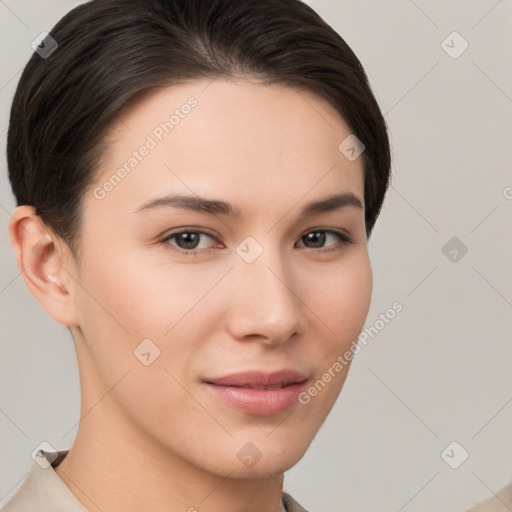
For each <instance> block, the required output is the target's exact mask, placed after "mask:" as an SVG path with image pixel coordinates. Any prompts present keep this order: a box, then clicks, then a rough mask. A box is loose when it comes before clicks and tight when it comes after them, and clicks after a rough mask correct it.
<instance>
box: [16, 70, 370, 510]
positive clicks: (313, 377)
mask: <svg viewBox="0 0 512 512" xmlns="http://www.w3.org/2000/svg"><path fill="white" fill-rule="evenodd" d="M190 96H194V97H195V98H197V100H198V106H197V107H196V108H194V109H193V110H192V111H191V112H190V114H189V115H188V116H186V117H185V118H184V119H182V120H181V121H180V124H179V125H178V126H176V127H175V129H174V130H173V131H172V133H170V134H168V135H166V136H165V138H164V139H163V140H162V142H160V143H159V144H158V146H157V147H156V148H155V149H153V150H152V151H151V152H150V154H149V155H148V156H146V157H145V158H144V159H143V160H142V161H141V162H140V163H139V164H138V166H137V167H136V168H134V169H133V170H132V172H131V173H130V174H128V175H127V176H126V177H125V178H124V179H123V180H122V182H121V183H119V184H118V185H117V186H116V187H115V188H114V189H113V190H112V191H110V192H109V193H108V194H107V195H106V196H105V198H104V199H101V200H99V199H97V198H96V197H94V195H93V192H92V190H93V188H91V190H88V191H86V193H85V197H84V205H85V210H84V217H83V224H82V232H81V240H82V247H83V250H82V252H81V264H80V266H78V265H77V264H76V262H75V261H74V260H73V259H72V257H71V256H70V254H69V251H68V250H67V247H66V245H65V244H64V243H63V242H62V241H61V240H60V239H58V237H56V236H55V235H54V234H53V233H52V232H51V230H49V229H48V228H47V227H45V226H44V225H43V223H42V222H41V221H40V219H39V218H38V217H37V216H36V215H35V214H34V211H33V208H31V207H29V206H20V207H18V208H16V210H15V212H14V213H13V218H12V220H11V222H10V225H9V232H10V236H11V241H12V243H13V246H14V248H15V252H16V256H17V262H18V266H19V268H20V269H23V268H24V269H25V271H24V272H23V273H22V275H23V278H24V280H25V282H26V284H27V286H28V287H29V289H30V290H31V292H32V293H33V294H34V296H35V297H36V298H37V300H38V301H39V302H40V303H41V305H42V306H43V307H44V308H45V310H46V311H47V312H48V314H49V315H50V316H51V317H52V318H53V319H54V320H55V321H57V322H59V323H61V324H63V325H67V326H70V328H71V332H72V335H73V339H74V343H75V347H76V351H77V358H78V364H79V372H80V382H81V416H80V417H81V420H80V423H79V428H78V433H77V435H76V438H75V441H74V444H73V445H72V447H71V449H70V452H69V454H68V456H67V457H66V458H65V459H64V461H63V462H62V463H61V464H60V465H59V466H58V467H57V468H56V472H57V474H58V475H59V477H60V478H61V479H62V480H63V481H64V482H65V483H66V485H67V486H68V487H69V488H70V489H71V491H72V492H73V493H74V495H75V496H76V497H77V498H78V499H79V500H80V501H81V502H82V503H83V504H84V505H85V506H86V507H87V508H88V509H89V510H91V511H99V510H102V511H109V512H116V511H123V512H129V511H139V510H143V509H146V510H147V509H151V510H152V511H154V512H159V511H164V510H165V511H166V512H174V511H186V510H190V511H192V510H194V509H196V510H198V511H200V512H203V511H204V512H206V511H223V512H231V511H233V512H234V511H237V512H244V511H247V512H249V511H251V512H264V511H265V512H268V511H271V512H278V511H279V506H280V499H281V492H282V485H283V473H284V471H286V470H287V469H289V468H290V467H292V466H293V465H295V464H296V463H297V462H298V461H299V460H300V458H301V457H302V456H303V455H304V453H305V451H306V450H307V448H308V446H309V445H310V443H311V441H312V440H313V438H314V436H315V434H316V433H317V431H318V429H319V428H320V426H321V425H322V423H323V422H324V420H325V418H326V417H327V415H328V413H329V411H330V410H331V408H332V406H333V405H334V403H335V401H336V399H337V397H338V395H339V393H340V391H341V389H342V386H343V383H344V381H345V378H346V376H347V372H348V369H349V365H347V366H346V367H345V368H344V369H343V371H341V372H339V373H338V374H337V375H336V377H334V378H332V380H331V381H330V382H329V383H328V384H327V385H326V386H325V388H324V389H322V391H321V392H319V393H318V395H317V396H315V397H314V398H312V399H311V401H310V402H309V403H308V404H307V405H303V404H300V403H296V404H294V405H293V406H292V407H291V408H289V409H287V410H286V411H284V412H283V413H279V414H275V415H270V416H257V415H253V414H248V413H246V412H243V411H240V410H239V409H236V408H234V407H232V406H230V405H227V404H225V403H224V402H221V401H220V400H219V399H217V398H216V397H215V396H213V395H212V394H210V393H208V392H207V390H206V389H205V386H204V384H203V383H202V379H203V378H206V377H210V378H211V377H219V376H224V375H227V374H230V373H233V372H238V371H244V370H254V369H263V370H266V371H271V370H279V369H282V368H294V369H296V370H299V371H302V372H305V373H306V374H307V375H308V376H309V382H310V383H314V382H315V381H317V380H318V379H320V378H321V377H322V374H324V372H326V371H327V369H328V368H330V367H332V365H333V363H334V362H335V361H336V358H337V357H338V356H339V355H340V354H343V353H344V352H345V351H346V350H348V349H349V347H350V345H351V343H352V342H353V341H354V340H356V339H357V336H358V334H359V333H360V332H361V330H362V328H363V326H364V322H365V319H366V316H367V313H368V309H369V306H370V299H371V292H372V271H371V265H370V260H369V255H368V247H367V239H366V235H365V219H364V209H363V208H357V207H354V206H348V207H345V208H341V209H338V210H335V211H331V212H327V213H321V214H316V215H314V216H312V217H309V218H303V219H300V218H299V213H300V211H301V210H302V208H303V207H304V206H305V205H306V204H307V203H308V202H310V201H314V200H320V199H323V198H325V197H327V196H329V195H332V194H334V193H338V192H352V193H353V194H354V195H356V196H357V197H358V198H360V200H361V203H362V204H363V206H364V195H363V193H364V180H363V161H362V158H357V159H356V160H354V161H349V160H348V159H347V158H345V156H344V155H343V154H342V153H341V152H340V151H339V150H338V146H339V144H340V143H341V141H342V140H343V139H345V137H347V136H348V135H349V134H350V129H349V128H348V126H347V125H346V123H345V122H344V121H343V119H342V118H341V117H340V116H339V115H338V113H337V112H336V111H335V110H334V109H333V108H332V107H331V106H330V105H329V104H328V103H327V102H325V101H324V100H323V99H321V98H319V97H317V96H315V95H313V94H312V93H309V92H304V91H298V90H295V89H292V88H290V87H286V86H283V85H272V86H263V85H260V84H258V83H256V82H250V81H248V80H245V79H240V80H237V81H235V80H230V81H228V80H221V79H217V80H215V81H213V82H211V80H196V81H192V82H188V83H183V84H179V85H174V86H172V87H169V88H166V89H162V90H159V91H157V92H154V91H153V92H152V93H151V94H146V95H145V96H144V97H142V98H141V99H139V100H138V101H137V102H136V103H134V104H133V105H132V106H130V107H129V108H128V109H126V110H125V111H124V112H123V115H122V118H121V119H119V121H118V122H117V123H116V125H115V126H114V127H113V130H112V132H111V134H110V137H109V140H110V147H109V150H108V152H107V153H106V154H105V158H104V160H103V163H102V167H101V175H100V176H99V178H98V180H97V182H96V183H95V185H94V186H95V187H97V186H101V185H102V184H103V183H104V182H105V180H106V179H108V178H109V177H110V176H112V174H113V172H115V171H116V169H118V168H119V167H120V166H122V165H123V163H124V162H126V161H127V159H128V158H129V156H130V155H131V154H132V152H133V150H134V149H136V148H138V147H139V146H141V145H142V144H143V143H144V141H145V140H146V137H147V135H148V134H150V133H151V132H152V130H153V129H154V128H155V126H156V125H158V124H159V123H160V122H162V121H163V120H165V119H168V118H169V116H170V113H172V111H173V110H174V109H175V108H177V107H179V106H180V105H182V104H183V103H185V102H186V100H187V98H189V97H190ZM178 192H180V193H184V194H191V193H193V194H196V195H199V196H202V197H208V198H210V199H211V198H214V199H221V200H224V201H227V202H229V203H232V204H233V205H234V206H237V207H238V208H240V210H241V211H242V213H243V217H242V218H241V219H232V218H228V217H222V216H220V215H207V214H204V213H199V212H193V211H188V210H185V209H176V208H157V209H152V210H147V211H143V212H137V213H133V212H134V211H135V210H136V209H137V208H138V207H139V206H140V205H142V204H143V203H145V202H147V201H149V200H151V199H154V198H156V197H160V196H164V195H166V194H169V193H178ZM183 227H185V228H189V227H192V228H194V229H195V230H202V231H206V232H207V233H208V234H211V235H212V236H213V237H214V238H209V237H208V236H205V235H201V236H202V238H201V242H200V245H199V249H198V250H199V251H200V252H199V253H197V254H196V255H194V256H187V255H186V254H183V252H186V251H187V249H186V246H185V245H184V244H183V243H181V245H178V244H179V243H180V240H179V239H176V238H175V239H172V240H167V241H164V242H162V241H161V239H162V238H163V237H164V236H165V235H168V234H170V233H171V232H175V231H177V230H178V229H179V228H183ZM319 228H323V229H328V230H332V231H337V232H342V233H346V234H348V235H349V236H350V237H351V239H352V240H353V243H352V244H345V245H343V244H342V242H341V241H340V240H338V239H337V238H336V236H335V235H327V236H326V238H325V241H323V242H322V240H320V241H319V242H318V243H317V245H315V244H314V243H311V242H309V243H308V240H307V239H306V240H305V239H304V235H306V234H308V233H310V232H312V231H313V232H314V231H315V230H317V229H319ZM191 230H192V229H191ZM248 236H252V237H253V238H254V239H255V240H256V241H257V242H258V243H259V244H260V245H261V247H262V248H263V253H262V254H261V255H260V256H259V257H258V258H257V259H256V260H255V261H254V262H253V263H250V264H249V263H247V262H246V261H245V260H244V259H242V258H241V257H240V256H239V255H238V253H237V252H236V248H237V246H238V245H239V244H240V243H241V242H242V241H243V240H244V239H245V238H246V237H248ZM183 247H185V248H183ZM35 248H36V249H37V250H35ZM180 248H181V252H180ZM189 250H190V249H189ZM147 338H149V339H150V340H152V342H153V343H154V344H155V345H156V346H158V348H159V349H160V356H159V357H157V358H156V359H155V360H154V361H153V362H152V363H151V364H150V365H148V366H145V365H144V364H142V363H141V361H140V360H139V359H138V358H137V357H135V355H134V350H135V349H136V347H137V346H138V345H139V344H140V343H141V342H142V340H144V339H147ZM248 442H250V443H252V444H253V445H254V446H256V447H257V449H258V450H259V452H261V454H262V456H261V459H260V460H259V461H258V462H257V463H256V464H255V465H254V466H253V467H247V466H246V465H245V464H243V463H242V462H241V461H240V460H239V458H238V457H237V452H238V451H239V450H240V449H241V448H242V447H243V446H244V445H246V443H248ZM192 507H193V508H192Z"/></svg>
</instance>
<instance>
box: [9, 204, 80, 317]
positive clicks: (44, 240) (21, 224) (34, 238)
mask: <svg viewBox="0 0 512 512" xmlns="http://www.w3.org/2000/svg"><path fill="white" fill-rule="evenodd" d="M9 237H10V239H11V244H12V245H13V247H14V251H15V253H16V262H17V265H18V268H19V270H20V272H21V275H22V276H23V280H24V281H25V283H26V285H27V287H28V288H29V290H30V291H31V292H32V295H34V297H35V298H36V299H37V300H38V302H39V303H40V304H41V305H42V306H43V308H44V309H45V310H46V312H47V313H48V314H49V315H50V317H51V318H53V319H54V320H55V321H56V322H58V323H60V324H64V325H67V326H72V325H77V315H76V310H75V305H74V301H73V298H74V294H73V293H72V292H73V291H74V288H73V287H72V279H71V278H68V277H69V276H67V275H66V274H67V272H68V270H67V267H70V270H71V266H70V265H69V262H68V261H67V259H68V258H66V255H65V252H64V250H63V247H62V245H59V244H58V243H57V240H56V239H54V238H56V237H53V238H52V236H51V234H50V233H49V231H48V230H47V228H46V227H45V225H44V223H43V222H42V220H41V218H40V217H39V216H38V215H36V213H35V210H34V208H33V207H32V206H28V205H23V206H18V207H17V208H16V209H15V210H14V212H13V214H12V217H11V220H10V222H9ZM70 285H71V286H70Z"/></svg>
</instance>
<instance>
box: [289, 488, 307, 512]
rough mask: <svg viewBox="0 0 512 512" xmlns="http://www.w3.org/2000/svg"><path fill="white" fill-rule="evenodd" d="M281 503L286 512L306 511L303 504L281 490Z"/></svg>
mask: <svg viewBox="0 0 512 512" xmlns="http://www.w3.org/2000/svg"><path fill="white" fill-rule="evenodd" d="M283 503H284V506H285V507H286V512H308V511H307V510H306V509H305V508H304V507H303V506H301V505H299V503H297V502H296V501H295V500H294V499H293V498H292V497H291V496H290V495H289V494H288V493H287V492H284V491H283Z"/></svg>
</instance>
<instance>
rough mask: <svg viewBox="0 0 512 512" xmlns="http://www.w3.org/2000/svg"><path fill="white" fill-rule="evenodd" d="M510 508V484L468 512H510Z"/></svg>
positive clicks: (511, 491) (511, 488)
mask: <svg viewBox="0 0 512 512" xmlns="http://www.w3.org/2000/svg"><path fill="white" fill-rule="evenodd" d="M511 508H512V483H510V484H508V485H507V486H506V487H504V488H503V489H501V490H500V491H498V493H497V494H496V495H495V496H493V497H492V498H490V499H489V500H487V501H484V502H482V503H479V504H478V505H476V506H475V507H473V508H472V509H471V510H468V512H510V510H511Z"/></svg>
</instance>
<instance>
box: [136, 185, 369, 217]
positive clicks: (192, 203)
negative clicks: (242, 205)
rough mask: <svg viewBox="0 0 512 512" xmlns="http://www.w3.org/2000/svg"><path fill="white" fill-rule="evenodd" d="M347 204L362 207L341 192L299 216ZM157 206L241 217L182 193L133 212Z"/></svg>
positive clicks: (309, 206)
mask: <svg viewBox="0 0 512 512" xmlns="http://www.w3.org/2000/svg"><path fill="white" fill-rule="evenodd" d="M349 206H352V207H356V208H364V207H363V203H362V201H361V200H360V199H359V198H358V197H357V196H356V195H355V194H353V193H352V192H343V193H340V194H335V195H332V196H329V197H326V198H325V199H321V200H319V201H312V202H310V203H308V204H307V205H306V206H305V207H304V209H303V210H302V212H301V214H300V217H301V218H302V217H309V216H312V215H315V214H319V213H328V212H331V211H334V210H338V209H340V208H346V207H349ZM158 208H180V209H184V210H192V211H196V212H199V213H206V214H208V215H221V216H224V217H232V218H235V219H240V218H241V217H242V211H241V210H240V209H239V208H238V207H236V206H234V205H232V204H230V203H227V202H225V201H220V200H216V199H207V198H204V197H199V196H189V195H183V194H176V195H168V196H165V197H159V198H156V199H153V200H151V201H148V202H147V203H144V204H142V205H141V206H140V207H139V208H137V209H136V210H135V211H134V212H133V213H137V212H140V211H148V210H155V209H158Z"/></svg>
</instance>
